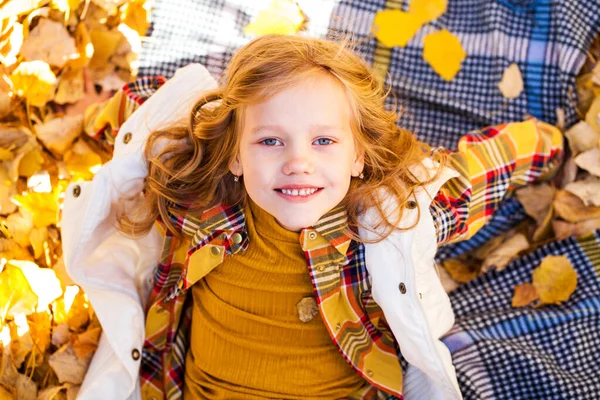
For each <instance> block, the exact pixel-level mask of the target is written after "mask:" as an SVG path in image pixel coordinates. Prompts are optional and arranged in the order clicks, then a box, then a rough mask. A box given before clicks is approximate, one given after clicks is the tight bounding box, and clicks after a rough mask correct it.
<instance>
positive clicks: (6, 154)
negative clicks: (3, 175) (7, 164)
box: [0, 147, 15, 161]
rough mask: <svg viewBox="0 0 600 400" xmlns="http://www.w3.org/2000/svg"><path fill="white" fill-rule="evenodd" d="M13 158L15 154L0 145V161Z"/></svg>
mask: <svg viewBox="0 0 600 400" xmlns="http://www.w3.org/2000/svg"><path fill="white" fill-rule="evenodd" d="M13 158H15V155H14V154H13V153H12V151H10V150H8V149H5V148H4V147H0V161H10V160H12V159H13Z"/></svg>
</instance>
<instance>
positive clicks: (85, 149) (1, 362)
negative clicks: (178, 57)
mask: <svg viewBox="0 0 600 400" xmlns="http://www.w3.org/2000/svg"><path fill="white" fill-rule="evenodd" d="M149 6H150V3H149V1H146V0H4V1H2V0H0V23H1V26H0V63H1V65H0V399H12V398H15V399H36V398H37V399H60V398H75V395H76V393H77V390H78V387H79V384H81V382H82V380H83V377H84V375H85V372H86V371H87V368H88V365H89V362H90V360H91V357H92V355H93V353H94V351H95V349H96V346H97V343H98V340H99V337H100V332H101V329H100V325H99V323H98V321H97V319H96V318H95V315H94V313H93V310H92V308H91V307H90V305H89V302H88V300H87V297H86V295H85V293H83V292H82V291H81V290H80V289H79V287H78V286H76V285H74V284H73V282H72V281H71V280H70V278H69V277H68V275H67V274H66V273H65V270H64V264H63V262H62V250H61V239H60V227H59V226H58V222H59V212H60V204H61V200H62V197H63V193H64V190H65V188H66V187H67V186H68V184H69V183H70V182H73V181H79V180H88V179H91V178H92V177H93V175H94V172H95V171H96V170H97V169H98V168H99V167H100V165H101V164H102V163H103V162H104V161H106V160H107V159H108V157H110V151H107V150H106V149H103V148H101V147H100V145H99V144H98V143H97V142H96V141H95V140H94V139H93V138H92V137H93V136H94V135H95V133H96V132H93V131H91V130H90V129H91V128H90V127H86V126H84V111H85V109H86V107H87V106H88V105H90V104H92V103H97V102H100V101H103V100H106V99H107V98H108V97H109V96H110V95H111V93H112V91H114V90H116V89H119V88H120V87H122V86H123V84H124V83H126V82H129V81H131V80H133V79H134V78H135V76H136V75H137V63H138V60H137V59H138V53H139V51H140V48H141V37H142V35H144V34H145V32H146V30H147V28H148V24H149V20H148V19H149Z"/></svg>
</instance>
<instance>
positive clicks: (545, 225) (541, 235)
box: [532, 207, 554, 243]
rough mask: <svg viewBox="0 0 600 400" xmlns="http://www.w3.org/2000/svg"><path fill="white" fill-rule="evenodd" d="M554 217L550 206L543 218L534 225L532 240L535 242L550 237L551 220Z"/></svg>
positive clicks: (551, 232)
mask: <svg viewBox="0 0 600 400" xmlns="http://www.w3.org/2000/svg"><path fill="white" fill-rule="evenodd" d="M553 219H554V209H553V208H552V207H550V208H549V209H548V214H546V216H545V217H544V219H543V220H542V221H541V222H540V223H538V224H537V225H536V229H535V231H534V232H533V238H532V239H533V241H534V242H535V243H539V242H541V241H544V240H546V239H551V238H552V234H553V230H552V221H553Z"/></svg>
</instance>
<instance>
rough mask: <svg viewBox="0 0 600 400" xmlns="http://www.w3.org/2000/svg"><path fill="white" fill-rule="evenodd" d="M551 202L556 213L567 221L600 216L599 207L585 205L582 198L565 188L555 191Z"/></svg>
mask: <svg viewBox="0 0 600 400" xmlns="http://www.w3.org/2000/svg"><path fill="white" fill-rule="evenodd" d="M552 204H553V207H554V210H555V211H556V214H557V215H558V216H559V217H560V218H562V219H564V220H565V221H568V222H573V223H577V222H583V221H585V220H589V219H595V218H600V207H593V206H590V207H586V206H585V204H584V203H583V200H581V199H580V198H579V197H577V196H576V195H574V194H572V193H570V192H567V191H566V190H559V191H557V192H556V195H555V196H554V202H553V203H552Z"/></svg>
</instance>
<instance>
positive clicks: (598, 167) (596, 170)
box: [575, 147, 600, 177]
mask: <svg viewBox="0 0 600 400" xmlns="http://www.w3.org/2000/svg"><path fill="white" fill-rule="evenodd" d="M575 164H577V166H578V167H579V168H582V169H585V170H586V171H588V172H590V173H591V174H593V175H596V176H599V177H600V148H597V147H596V148H593V149H591V150H587V151H584V152H583V153H581V154H579V155H578V156H577V157H575Z"/></svg>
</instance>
